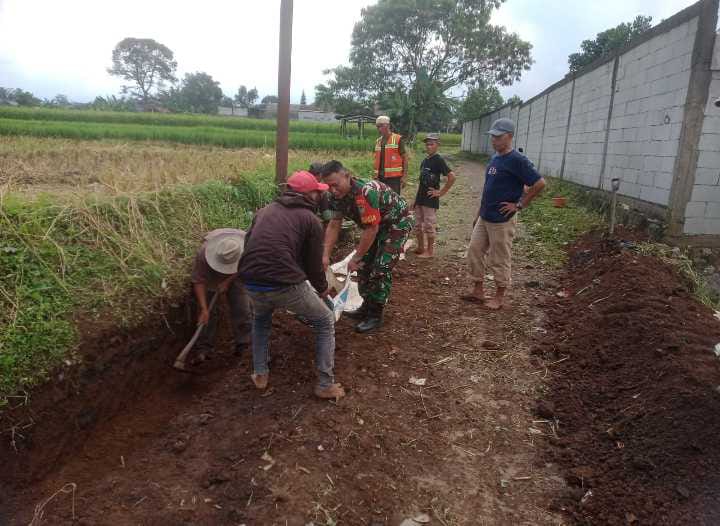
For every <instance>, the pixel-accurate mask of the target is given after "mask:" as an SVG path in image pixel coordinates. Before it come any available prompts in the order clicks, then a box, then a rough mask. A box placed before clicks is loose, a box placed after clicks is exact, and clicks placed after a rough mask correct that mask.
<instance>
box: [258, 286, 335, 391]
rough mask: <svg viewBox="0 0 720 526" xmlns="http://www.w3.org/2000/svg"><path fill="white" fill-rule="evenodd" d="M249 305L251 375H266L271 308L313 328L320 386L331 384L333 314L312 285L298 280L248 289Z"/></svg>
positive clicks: (332, 380) (333, 355)
mask: <svg viewBox="0 0 720 526" xmlns="http://www.w3.org/2000/svg"><path fill="white" fill-rule="evenodd" d="M248 295H249V296H250V301H251V302H252V306H253V316H254V318H253V330H252V353H253V369H254V370H255V374H267V373H268V372H269V369H268V347H269V345H270V330H271V329H272V315H273V311H274V310H275V309H288V310H290V311H292V312H293V313H295V314H297V315H298V316H302V317H303V318H305V319H306V320H307V321H308V323H309V324H310V326H311V327H312V328H313V331H315V367H316V368H317V372H318V383H319V384H320V387H328V386H329V385H331V384H333V383H335V377H334V374H333V368H334V367H335V316H334V315H333V313H332V311H331V310H330V309H329V308H328V307H327V305H326V304H325V302H323V300H321V299H320V297H319V296H318V295H317V293H316V292H315V291H314V290H313V288H312V287H311V286H310V285H309V284H308V283H307V282H302V283H299V284H297V285H291V286H289V287H283V288H281V289H278V290H272V291H267V292H254V291H251V290H248Z"/></svg>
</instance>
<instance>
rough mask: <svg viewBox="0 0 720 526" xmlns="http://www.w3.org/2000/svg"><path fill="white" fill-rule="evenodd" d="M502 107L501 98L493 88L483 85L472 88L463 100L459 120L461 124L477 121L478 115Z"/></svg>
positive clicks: (498, 92)
mask: <svg viewBox="0 0 720 526" xmlns="http://www.w3.org/2000/svg"><path fill="white" fill-rule="evenodd" d="M502 105H503V98H502V95H500V91H498V89H497V88H496V87H495V86H492V85H490V86H488V85H486V84H484V83H480V84H478V85H477V86H476V87H474V88H472V89H471V90H470V91H469V92H468V94H467V96H466V97H465V99H464V100H463V102H462V104H461V106H460V111H459V120H460V121H461V122H467V121H471V120H473V119H477V118H478V117H480V115H484V114H485V113H488V112H491V111H493V110H494V109H495V108H499V107H500V106H502Z"/></svg>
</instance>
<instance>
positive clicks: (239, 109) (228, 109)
mask: <svg viewBox="0 0 720 526" xmlns="http://www.w3.org/2000/svg"><path fill="white" fill-rule="evenodd" d="M218 115H224V116H226V117H247V116H248V109H247V108H246V107H245V106H237V105H232V106H218Z"/></svg>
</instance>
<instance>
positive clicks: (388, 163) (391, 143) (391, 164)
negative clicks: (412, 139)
mask: <svg viewBox="0 0 720 526" xmlns="http://www.w3.org/2000/svg"><path fill="white" fill-rule="evenodd" d="M401 138H402V136H401V135H398V134H397V133H393V134H391V135H390V138H389V139H388V142H387V144H386V145H385V165H384V167H383V171H384V174H385V178H386V179H390V178H391V177H402V174H403V158H402V155H400V139H401ZM382 139H383V138H382V136H380V137H378V138H377V141H375V179H377V178H378V175H379V173H380V156H381V155H382V151H383V147H382Z"/></svg>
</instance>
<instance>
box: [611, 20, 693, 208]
mask: <svg viewBox="0 0 720 526" xmlns="http://www.w3.org/2000/svg"><path fill="white" fill-rule="evenodd" d="M697 23H698V20H697V18H694V19H692V20H690V21H688V22H686V23H684V24H682V25H679V26H677V27H675V28H673V29H672V30H670V31H669V32H667V33H664V34H662V35H660V36H658V37H656V38H653V39H651V40H648V41H647V42H645V43H643V44H641V45H639V46H637V47H635V48H633V49H631V50H630V51H628V52H627V53H625V54H624V55H621V56H620V57H619V62H618V70H617V77H616V85H615V97H614V101H613V109H612V118H611V120H610V133H609V136H608V146H607V155H608V157H607V160H606V170H605V176H604V177H603V181H602V188H605V189H610V180H611V179H612V178H614V177H618V178H620V179H621V181H622V183H621V184H622V186H621V192H622V194H623V195H626V196H629V197H634V198H637V199H641V200H643V201H648V202H651V203H655V204H659V205H667V204H668V201H669V199H670V189H671V187H672V181H673V172H674V166H675V157H676V156H677V151H678V144H679V139H680V131H681V130H682V123H683V118H684V106H685V99H686V97H687V91H688V84H689V82H690V70H691V62H692V60H691V58H692V50H693V44H694V43H695V33H696V31H697Z"/></svg>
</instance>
